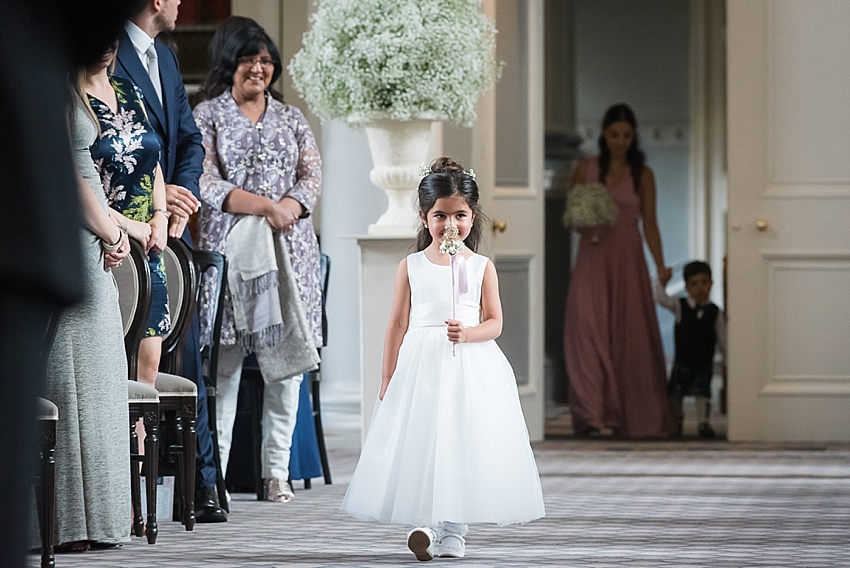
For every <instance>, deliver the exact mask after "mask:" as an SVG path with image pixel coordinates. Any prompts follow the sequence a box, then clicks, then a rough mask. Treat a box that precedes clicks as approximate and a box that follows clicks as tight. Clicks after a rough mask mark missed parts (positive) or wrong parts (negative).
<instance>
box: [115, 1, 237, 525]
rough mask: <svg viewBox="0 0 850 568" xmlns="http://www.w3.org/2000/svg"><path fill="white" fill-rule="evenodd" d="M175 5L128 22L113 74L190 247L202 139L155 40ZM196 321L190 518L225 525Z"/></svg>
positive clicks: (188, 353) (169, 23) (168, 58)
mask: <svg viewBox="0 0 850 568" xmlns="http://www.w3.org/2000/svg"><path fill="white" fill-rule="evenodd" d="M179 5H180V0H150V1H149V2H147V3H146V4H145V6H144V9H142V11H141V12H140V13H138V14H137V15H135V16H133V17H131V19H130V21H128V22H127V23H126V24H125V25H124V29H123V30H122V32H121V35H120V36H119V43H118V54H117V59H116V65H115V74H116V75H118V76H121V77H126V78H127V79H129V80H131V81H132V82H133V83H134V84H135V85H136V86H137V87H139V89H141V91H142V94H143V95H144V99H145V107H146V108H147V111H148V119H149V120H150V122H151V125H152V126H153V128H154V130H156V133H157V135H158V136H159V138H160V142H161V143H162V147H163V149H164V151H163V153H162V156H161V158H160V160H161V162H162V171H163V172H164V175H165V193H166V202H167V208H168V212H169V213H170V214H171V217H170V222H169V229H168V232H169V235H171V236H172V237H180V236H181V235H182V236H183V240H184V241H186V242H187V244H190V245H191V238H190V237H189V231H188V230H187V229H186V222H187V221H188V219H189V216H190V215H191V214H193V213H195V211H197V210H198V208H199V207H200V201H199V198H200V189H199V187H198V179H199V178H200V176H201V171H202V169H203V161H204V147H203V144H202V137H201V133H200V132H199V131H198V127H197V126H196V125H195V119H194V118H193V116H192V109H191V108H190V107H189V98H188V96H187V95H186V89H185V87H184V86H183V78H182V77H181V76H180V68H179V66H178V63H177V57H176V56H175V55H174V52H173V51H171V49H169V48H168V47H167V46H165V45H163V44H162V43H158V42H155V41H154V38H156V36H157V35H158V34H159V33H160V32H163V31H172V30H174V26H175V23H176V21H177V7H178V6H179ZM198 336H199V331H198V318H197V317H195V318H193V321H192V325H191V326H190V327H189V330H188V331H187V333H186V336H185V339H184V342H185V345H186V347H185V351H184V354H183V368H182V370H181V374H182V375H183V376H185V377H187V378H189V379H192V380H193V381H195V383H197V385H198V421H197V434H198V464H197V466H198V483H197V494H196V496H195V515H196V520H197V522H199V523H215V522H223V521H226V520H227V516H226V515H225V513H224V511H223V510H222V509H221V507H220V505H219V502H218V497H217V493H216V467H215V462H214V460H213V441H212V435H211V433H210V429H209V421H208V414H207V399H206V388H205V386H204V381H203V378H202V374H201V361H200V348H199V337H198Z"/></svg>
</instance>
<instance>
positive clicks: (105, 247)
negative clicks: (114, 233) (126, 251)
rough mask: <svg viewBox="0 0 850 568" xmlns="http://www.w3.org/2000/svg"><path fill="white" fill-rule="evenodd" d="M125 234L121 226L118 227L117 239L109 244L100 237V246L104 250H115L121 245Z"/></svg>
mask: <svg viewBox="0 0 850 568" xmlns="http://www.w3.org/2000/svg"><path fill="white" fill-rule="evenodd" d="M125 234H127V233H126V231H124V230H123V229H122V228H121V227H118V240H117V241H115V244H112V245H111V244H109V243H107V242H106V241H105V240H103V239H100V248H102V249H103V251H104V252H115V251H116V250H118V249H119V248H120V247H121V241H123V240H124V235H125Z"/></svg>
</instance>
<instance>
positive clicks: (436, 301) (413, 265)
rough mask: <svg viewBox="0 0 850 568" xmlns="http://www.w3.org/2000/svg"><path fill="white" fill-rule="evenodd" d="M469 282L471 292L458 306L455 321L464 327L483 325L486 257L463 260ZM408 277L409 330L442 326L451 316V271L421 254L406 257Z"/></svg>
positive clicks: (456, 305) (455, 308)
mask: <svg viewBox="0 0 850 568" xmlns="http://www.w3.org/2000/svg"><path fill="white" fill-rule="evenodd" d="M463 262H464V264H465V265H466V271H467V275H468V281H469V290H468V291H467V292H466V293H465V294H463V295H461V296H460V298H459V300H460V301H459V302H458V303H456V304H455V306H454V310H455V315H454V319H456V320H460V321H461V322H463V325H464V327H473V326H476V325H478V324H479V323H481V284H482V283H483V281H484V270H485V268H486V267H487V257H484V256H481V255H480V254H475V253H473V254H472V256H471V257H469V258H468V259H466V260H465V261H463ZM407 277H408V280H409V281H410V306H411V307H410V324H409V328H408V329H417V328H421V327H436V326H439V327H443V328H445V326H446V323H445V321H446V319H448V318H451V317H452V292H453V290H452V268H451V266H440V265H438V264H434V263H433V262H431V261H430V260H428V258H427V257H426V256H425V252H424V251H422V252H418V253H415V254H412V255H410V256H408V257H407Z"/></svg>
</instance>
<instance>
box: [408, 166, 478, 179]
mask: <svg viewBox="0 0 850 568" xmlns="http://www.w3.org/2000/svg"><path fill="white" fill-rule="evenodd" d="M431 173H433V172H432V171H431V166H429V165H428V164H426V163H424V162H423V163H422V164H421V165H420V166H419V177H420V178H424V177H425V176H427V175H428V174H431ZM463 173H465V174H466V175H468V176H469V177H471V178H472V181H475V172H474V171H472V168H469V169H468V170H464V171H463Z"/></svg>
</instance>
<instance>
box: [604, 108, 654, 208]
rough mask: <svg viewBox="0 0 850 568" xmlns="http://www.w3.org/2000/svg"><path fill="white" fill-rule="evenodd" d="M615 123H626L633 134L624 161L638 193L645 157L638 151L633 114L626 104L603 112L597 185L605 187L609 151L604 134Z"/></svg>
mask: <svg viewBox="0 0 850 568" xmlns="http://www.w3.org/2000/svg"><path fill="white" fill-rule="evenodd" d="M615 122H626V123H628V124H629V126H631V127H632V131H633V132H634V138H632V145H631V146H629V149H628V151H627V152H626V161H627V162H628V163H629V170H630V171H631V174H632V181H633V182H634V184H635V191H636V192H638V193H639V192H640V180H641V176H642V175H643V166H644V164H645V163H646V155H645V154H644V153H643V152H642V151H641V149H640V142H639V141H638V133H637V119H636V118H635V113H634V112H633V111H632V109H631V108H629V105H627V104H623V103H621V104H617V105H613V106H611V107H608V110H606V111H605V116H604V117H602V132H601V133H600V134H599V183H601V184H602V185H605V178H606V177H608V168H609V167H610V166H611V151H610V150H609V149H608V144H607V142H605V134H604V132H605V129H606V128H608V127H609V126H611V125H612V124H614V123H615Z"/></svg>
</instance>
